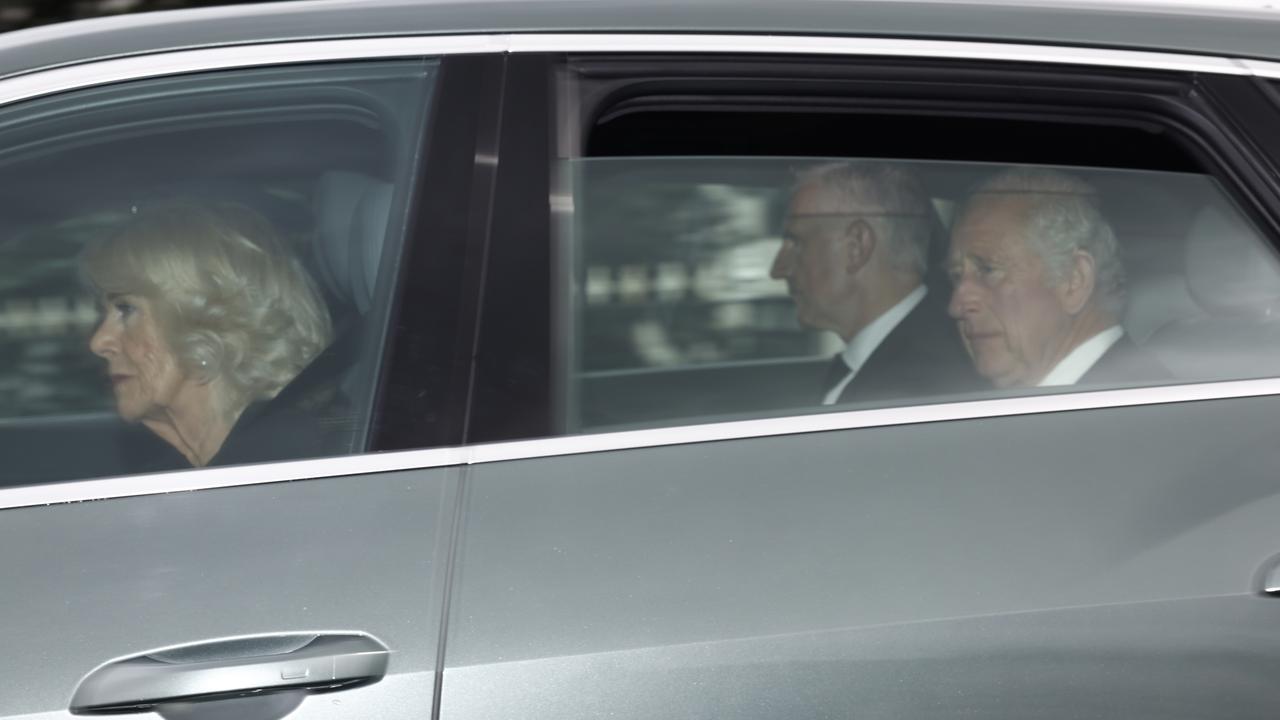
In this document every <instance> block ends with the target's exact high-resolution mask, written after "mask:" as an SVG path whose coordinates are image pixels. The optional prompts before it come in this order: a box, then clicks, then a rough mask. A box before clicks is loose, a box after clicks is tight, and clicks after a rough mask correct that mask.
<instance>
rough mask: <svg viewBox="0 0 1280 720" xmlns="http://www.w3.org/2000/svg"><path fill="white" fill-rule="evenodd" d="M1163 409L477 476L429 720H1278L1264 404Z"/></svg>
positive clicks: (1272, 493)
mask: <svg viewBox="0 0 1280 720" xmlns="http://www.w3.org/2000/svg"><path fill="white" fill-rule="evenodd" d="M1172 410H1173V409H1172V408H1169V407H1145V408H1112V409H1099V410H1089V411H1082V412H1075V413H1055V414H1046V415H1041V416H1031V417H1024V418H998V419H973V420H963V421H956V422H945V423H934V424H928V425H914V426H900V427H893V428H865V429H859V430H850V431H835V432H829V433H820V434H812V435H804V436H787V437H776V438H767V439H755V440H750V441H725V442H721V443H715V444H706V445H694V446H675V447H668V448H657V449H645V450H631V451H620V452H615V453H608V454H601V455H593V456H579V457H573V458H549V459H544V460H524V461H515V462H510V463H495V464H487V465H479V466H475V467H474V468H473V470H472V475H471V477H470V479H469V480H468V488H467V492H466V501H465V507H466V513H465V521H464V522H465V525H464V527H463V529H462V542H461V544H460V547H459V555H458V560H457V562H458V563H459V565H458V568H457V570H456V571H455V572H456V575H455V577H456V580H455V584H454V597H453V600H452V602H451V606H450V616H449V638H448V646H447V657H446V665H445V677H444V693H443V695H442V700H441V702H442V707H441V717H443V718H448V719H449V720H459V719H467V720H470V719H472V718H487V717H513V716H519V717H522V718H588V717H599V716H603V715H605V714H606V712H607V714H608V715H609V716H611V717H628V718H630V717H634V718H646V717H664V716H671V715H680V716H684V717H848V716H849V715H850V714H852V716H854V717H876V718H878V717H886V718H887V717H974V716H976V717H996V718H1004V717H1008V718H1018V717H1093V718H1101V717H1106V718H1111V717H1114V718H1125V717H1156V716H1162V715H1161V713H1162V712H1164V711H1166V710H1168V709H1169V708H1171V707H1173V708H1178V711H1177V712H1175V713H1173V716H1176V717H1232V718H1253V717H1257V718H1263V717H1270V716H1274V710H1275V708H1276V707H1280V685H1278V684H1277V683H1275V682H1274V677H1275V675H1274V673H1275V672H1276V671H1277V670H1278V669H1280V661H1277V660H1276V658H1278V657H1280V634H1275V633H1270V632H1265V631H1264V630H1263V629H1265V628H1270V627H1275V626H1276V625H1277V624H1278V623H1280V600H1276V599H1271V598H1265V599H1264V598H1260V597H1258V596H1257V595H1256V594H1255V593H1254V588H1253V583H1254V576H1255V573H1256V571H1257V569H1258V567H1259V565H1260V563H1262V562H1263V561H1264V560H1265V559H1266V558H1267V557H1268V556H1270V555H1272V554H1274V553H1275V552H1277V551H1278V550H1280V530H1277V528H1276V523H1275V518H1276V517H1277V515H1280V493H1278V492H1277V488H1278V487H1280V486H1277V483H1276V480H1275V468H1276V467H1280V449H1277V445H1276V443H1275V440H1274V417H1275V415H1276V412H1277V410H1280V404H1278V403H1277V401H1276V400H1275V399H1269V398H1256V399H1239V400H1224V401H1210V402H1203V403H1195V404H1188V405H1180V406H1177V407H1176V411H1172ZM1228 689H1229V690H1230V692H1228ZM1055 708H1056V709H1055ZM1165 716H1167V715H1165Z"/></svg>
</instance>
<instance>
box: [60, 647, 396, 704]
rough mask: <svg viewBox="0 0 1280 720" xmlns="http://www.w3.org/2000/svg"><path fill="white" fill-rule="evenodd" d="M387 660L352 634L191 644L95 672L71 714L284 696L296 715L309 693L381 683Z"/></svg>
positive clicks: (384, 651) (386, 655)
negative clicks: (285, 695)
mask: <svg viewBox="0 0 1280 720" xmlns="http://www.w3.org/2000/svg"><path fill="white" fill-rule="evenodd" d="M389 656H390V651H389V650H387V648H386V646H384V645H383V644H382V643H380V642H378V641H377V640H375V639H373V638H372V637H369V636H368V635H363V634H356V633H326V634H315V633H310V634H288V635H267V636H256V637H244V638H233V639H229V640H215V641H212V642H204V643H196V644H192V645H184V646H181V647H176V648H167V649H164V650H155V651H151V652H147V653H142V654H140V655H134V656H130V657H126V658H122V659H120V660H115V661H112V662H109V663H107V664H105V665H102V666H100V667H98V668H97V669H96V670H94V671H93V672H91V673H89V674H88V675H87V676H85V678H84V680H82V681H80V685H79V687H77V688H76V691H75V694H74V695H73V696H72V699H71V708H70V709H71V712H72V713H76V714H81V715H91V714H105V713H121V712H142V711H147V710H156V711H157V712H160V714H161V715H162V716H165V717H169V714H167V713H166V712H165V711H164V709H165V707H166V706H173V707H177V706H179V705H180V706H182V707H186V708H190V707H192V706H194V705H195V704H204V703H217V702H218V701H224V700H226V701H233V702H234V701H236V700H242V699H246V698H254V697H264V696H269V695H276V694H285V693H288V694H291V695H294V696H296V697H295V699H296V702H289V703H288V704H290V705H292V707H296V706H297V704H298V703H300V702H302V696H304V695H305V694H307V693H314V692H327V691H333V690H341V689H345V688H350V687H354V686H357V685H367V684H369V683H374V682H377V681H378V680H381V679H382V677H383V675H385V674H386V671H387V662H388V659H389ZM284 699H285V698H278V699H277V700H284ZM279 704H280V703H279V702H275V705H279ZM292 707H290V708H289V710H292ZM289 710H286V711H285V712H286V713H287V712H288V711H289ZM184 712H186V711H184ZM175 714H176V713H175ZM187 714H188V715H190V714H191V713H189V712H188V713H187ZM251 714H256V713H251ZM272 714H274V713H272ZM184 716H185V715H184ZM193 716H194V715H193ZM241 716H242V717H243V716H245V715H243V714H241Z"/></svg>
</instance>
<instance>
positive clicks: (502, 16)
mask: <svg viewBox="0 0 1280 720" xmlns="http://www.w3.org/2000/svg"><path fill="white" fill-rule="evenodd" d="M1278 21H1280V15H1278V14H1277V13H1276V12H1274V11H1268V10H1265V9H1256V10H1246V9H1229V8H1214V7H1212V5H1204V6H1201V7H1199V8H1196V7H1193V6H1188V5H1187V4H1170V5H1169V6H1165V7H1161V6H1158V5H1152V4H1139V3H1130V4H1126V3H1124V2H1116V3H1109V4H1106V5H1102V4H1092V5H1091V4H1086V3H1079V4H1076V3H1065V2H1050V1H1041V2H1021V1H1014V0H985V1H984V0H950V1H948V0H926V1H918V0H789V1H788V2H785V3H784V2H777V0H699V2H689V3H685V2H663V3H651V2H636V1H635V0H591V1H590V2H583V1H582V0H536V1H530V0H486V1H483V2H476V1H475V0H314V1H307V0H301V1H299V2H281V3H265V4H261V5H251V6H247V7H226V8H206V9H196V10H177V11H169V12H158V13H149V14H143V15H131V16H124V17H115V18H104V19H98V20H86V21H81V22H74V23H67V24H63V25H54V26H48V27H41V28H34V29H30V30H22V31H18V32H13V33H6V34H5V35H3V36H0V73H3V74H13V73H20V72H26V71H29V70H33V69H37V68H41V67H52V66H57V65H65V64H69V63H80V62H84V61H86V60H90V59H98V58H107V57H119V56H123V55H133V54H139V53H150V52H155V51H159V50H173V49H182V48H194V47H209V46H216V45H228V44H237V45H239V44H249V43H257V42H279V41H286V40H305V39H318V38H339V37H342V38H351V37H373V36H389V35H406V34H409V35H412V34H466V33H504V32H521V33H524V32H574V33H578V32H642V33H662V32H676V33H688V32H711V33H745V34H760V33H763V34H767V35H774V34H797V35H804V34H809V35H826V36H839V35H846V36H865V37H906V38H934V39H951V40H991V41H996V42H1027V43H1038V44H1060V45H1077V46H1086V47H1096V48H1117V47H1119V48H1131V49H1146V50H1158V51H1171V52H1187V53H1192V54H1207V55H1227V56H1240V57H1253V58H1259V59H1277V60H1280V40H1277V37H1280V36H1278V35H1277V30H1276V28H1277V22H1278Z"/></svg>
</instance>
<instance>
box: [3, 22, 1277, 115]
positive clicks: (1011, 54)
mask: <svg viewBox="0 0 1280 720" xmlns="http://www.w3.org/2000/svg"><path fill="white" fill-rule="evenodd" d="M2 47H3V43H0V48H2ZM500 52H512V53H538V52H608V53H617V52H707V53H775V54H807V55H848V56H869V55H879V56H890V57H928V58H950V59H969V60H1000V61H1012V62H1030V63H1057V64H1070V65H1091V66H1108V67H1125V68H1142V69H1153V70H1176V71H1184V72H1204V73H1217V74H1224V75H1248V74H1251V73H1253V72H1254V70H1253V69H1251V67H1250V64H1251V65H1253V66H1256V67H1257V68H1258V69H1259V70H1260V71H1262V72H1267V73H1270V72H1273V71H1274V68H1271V67H1270V65H1275V64H1274V63H1271V64H1268V63H1256V62H1253V61H1240V60H1236V59H1232V58H1225V57H1215V56H1201V55H1182V54H1176V53H1161V52H1150V51H1141V50H1112V49H1104V48H1083V47H1065V46H1058V45H1033V44H1017V43H995V42H958V41H949V40H911V39H894V38H857V37H826V36H810V35H730V34H692V33H691V34H646V33H518V34H472V35H418V36H403V37H399V36H397V37H378V38H359V39H347V40H306V41H296V42H278V43H260V44H254V45H227V46H218V47H210V48H198V49H193V50H170V51H163V52H156V53H147V54H142V55H130V56H127V57H117V58H108V59H102V60H90V61H85V62H83V63H77V64H74V65H64V66H58V67H52V68H45V69H36V70H29V71H24V72H22V73H19V74H16V75H13V76H10V77H8V78H4V79H0V105H4V104H8V103H12V102H17V101H20V100H26V99H30V98H33V97H39V96H42V95H49V94H53V93H57V92H64V91H67V90H74V89H77V88H82V87H89V86H94V85H103V84H107V83H113V82H123V81H127V80H137V79H142V78H149V77H163V76H169V75H178V74H183V73H190V72H203V71H208V70H226V69H232V68H248V67H259V66H264V65H284V64H296V63H306V62H322V61H332V60H351V59H374V58H394V57H420V56H441V55H459V54H476V53H500Z"/></svg>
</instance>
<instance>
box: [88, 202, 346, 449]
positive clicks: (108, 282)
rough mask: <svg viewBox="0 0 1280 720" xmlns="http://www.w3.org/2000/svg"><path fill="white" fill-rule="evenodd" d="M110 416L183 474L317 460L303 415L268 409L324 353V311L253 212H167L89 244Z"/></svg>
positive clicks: (231, 208)
mask: <svg viewBox="0 0 1280 720" xmlns="http://www.w3.org/2000/svg"><path fill="white" fill-rule="evenodd" d="M82 268H83V272H84V276H85V277H86V278H87V280H88V282H89V283H90V285H92V287H93V288H94V290H95V291H96V292H97V294H98V296H99V298H100V302H101V305H102V308H103V318H102V321H101V323H100V324H99V325H98V328H97V330H96V331H95V332H94V334H93V337H92V338H91V339H90V342H89V347H90V349H91V350H92V351H93V352H94V353H95V354H96V355H98V356H99V357H101V358H103V360H105V361H106V364H107V367H106V372H107V375H108V377H109V379H110V381H111V386H112V390H113V392H114V394H115V400H116V410H117V412H119V414H120V416H121V417H122V418H123V419H124V420H126V421H128V422H134V423H140V424H141V425H143V426H145V427H146V428H147V429H148V430H150V431H151V432H152V433H154V434H155V435H156V436H157V437H158V438H160V439H161V440H163V441H164V442H165V443H166V444H167V445H168V446H170V447H172V448H173V449H174V450H175V451H176V452H177V453H178V454H179V455H180V456H181V457H182V458H185V460H186V462H187V463H188V464H190V465H192V466H196V467H201V466H205V465H226V464H233V463H241V462H259V461H267V460H276V459H287V458H291V457H306V456H308V455H318V454H322V452H323V448H322V447H321V436H320V433H319V431H318V428H317V426H316V425H315V423H314V422H313V421H311V420H310V418H308V417H307V416H306V415H304V414H302V413H298V412H289V411H284V410H282V409H274V408H271V407H270V405H268V404H267V401H269V400H270V399H271V398H273V397H275V396H276V394H277V393H279V392H280V390H281V389H282V388H283V387H284V386H285V385H286V384H288V383H289V381H290V380H292V379H293V378H294V377H295V376H296V375H297V374H298V373H299V372H300V371H301V370H302V369H303V368H304V367H306V365H307V364H308V363H309V362H311V360H312V359H313V358H314V357H315V356H316V355H317V354H319V353H320V351H321V350H323V349H324V347H325V346H326V345H327V344H328V342H329V340H330V336H331V334H332V328H331V323H330V319H329V313H328V310H327V309H326V308H325V305H324V302H323V300H322V299H321V298H320V295H319V293H318V292H317V291H316V288H315V286H314V284H313V282H312V280H311V278H310V277H309V276H308V275H307V273H306V271H305V270H304V269H303V268H302V266H301V264H300V263H299V262H298V260H297V258H296V257H294V256H293V254H292V253H291V252H289V250H288V248H287V247H286V246H285V245H284V243H283V242H282V241H281V239H280V238H279V236H278V235H277V234H276V232H275V231H274V229H273V228H272V227H271V224H270V223H269V222H268V221H267V220H266V219H265V218H263V217H262V216H260V215H258V214H257V213H255V212H253V211H252V210H249V209H248V208H245V207H242V206H238V205H230V204H224V205H200V204H193V203H179V204H169V205H165V206H162V207H158V208H155V209H152V210H149V211H144V212H143V213H141V214H139V215H138V216H137V217H136V218H135V219H134V220H133V221H132V222H130V223H129V224H128V225H127V226H125V227H124V228H123V229H122V230H121V231H120V232H118V233H116V234H115V235H113V236H111V237H110V238H108V239H106V240H105V241H103V242H100V243H98V244H95V245H93V246H91V247H90V248H89V249H88V250H87V251H86V253H85V255H84V256H83V258H82Z"/></svg>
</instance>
